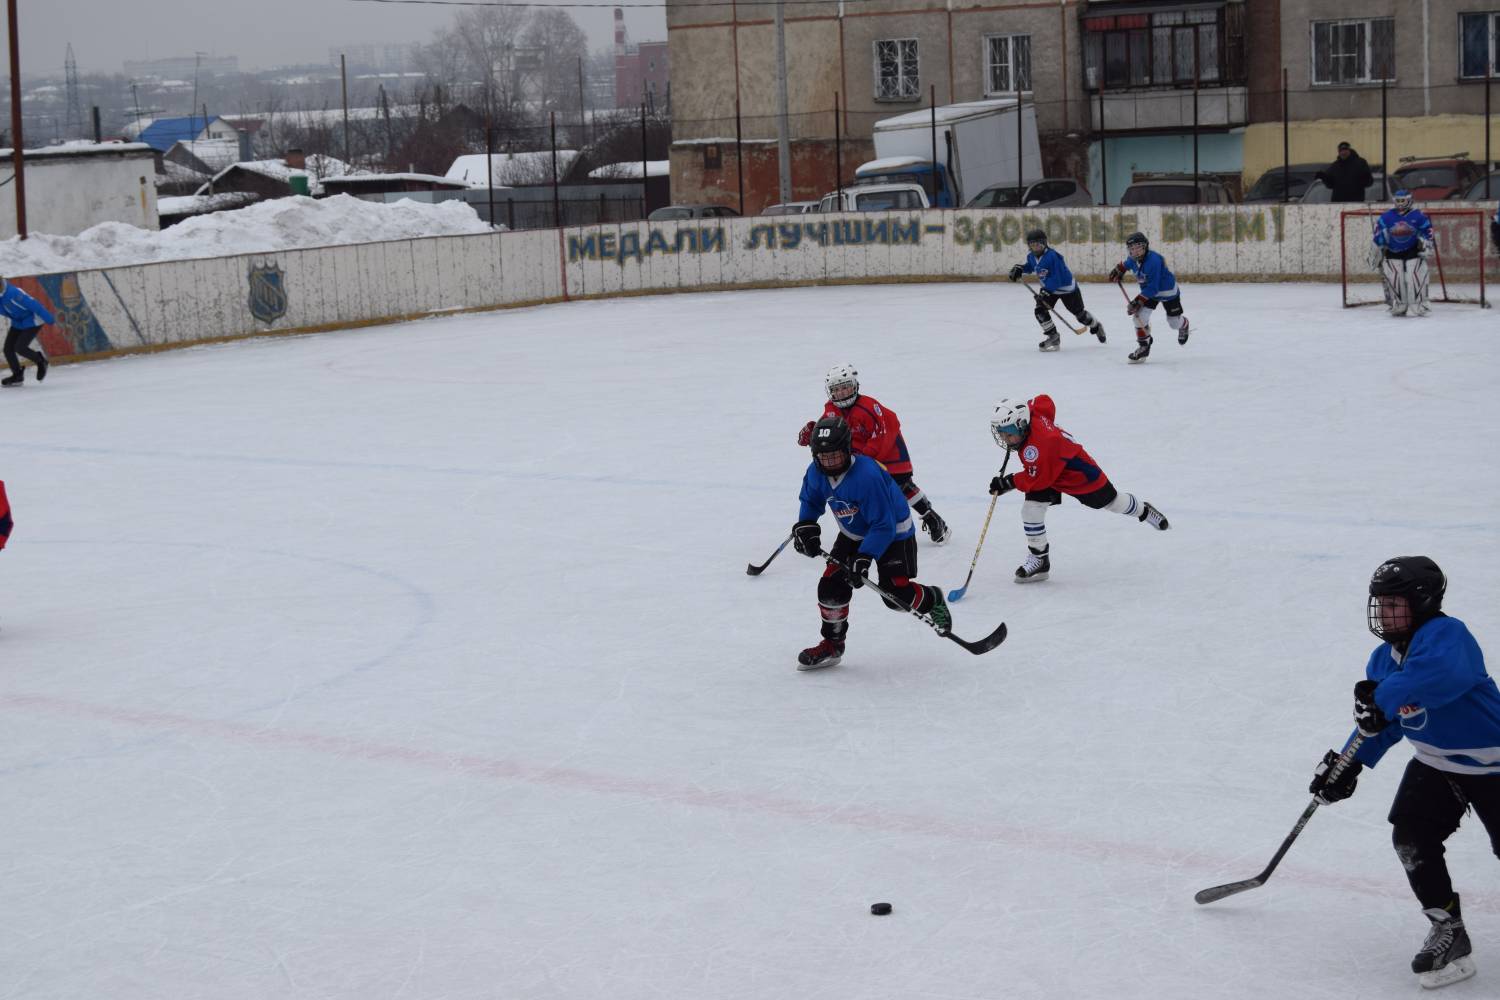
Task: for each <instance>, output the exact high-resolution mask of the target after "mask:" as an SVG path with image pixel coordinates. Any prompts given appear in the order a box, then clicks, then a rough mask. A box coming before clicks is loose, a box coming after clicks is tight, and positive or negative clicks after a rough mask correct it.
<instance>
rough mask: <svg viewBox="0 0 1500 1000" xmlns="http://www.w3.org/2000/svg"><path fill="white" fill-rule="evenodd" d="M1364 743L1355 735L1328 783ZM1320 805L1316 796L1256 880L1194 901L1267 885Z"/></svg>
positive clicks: (1207, 891) (1216, 889)
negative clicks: (1267, 881)
mask: <svg viewBox="0 0 1500 1000" xmlns="http://www.w3.org/2000/svg"><path fill="white" fill-rule="evenodd" d="M1364 741H1365V738H1364V737H1363V736H1361V735H1359V734H1358V733H1356V734H1355V736H1354V739H1352V740H1350V741H1349V745H1348V746H1347V747H1345V748H1344V752H1343V753H1342V754H1340V755H1339V759H1338V760H1336V761H1334V762H1333V768H1332V769H1331V770H1330V771H1329V772H1328V782H1326V783H1332V782H1334V781H1337V780H1338V777H1339V775H1341V774H1343V773H1344V769H1345V768H1347V767H1348V766H1349V764H1350V762H1351V761H1353V760H1354V751H1356V750H1358V749H1359V745H1360V744H1361V743H1363V742H1364ZM1320 805H1322V803H1321V802H1319V801H1318V797H1317V796H1316V795H1314V796H1313V799H1312V801H1311V802H1309V803H1308V804H1307V808H1306V809H1304V810H1302V817H1301V818H1300V819H1298V820H1297V825H1296V826H1294V827H1292V832H1291V833H1289V834H1287V835H1286V839H1285V840H1283V841H1282V842H1281V847H1280V849H1279V850H1277V852H1276V856H1275V857H1273V858H1272V859H1271V863H1270V864H1268V865H1266V869H1265V871H1263V872H1261V873H1260V874H1259V875H1257V876H1255V877H1254V878H1247V879H1245V880H1244V881H1243V882H1230V883H1229V884H1227V885H1216V886H1214V887H1213V888H1211V889H1201V890H1199V891H1198V892H1197V894H1195V895H1194V896H1193V899H1194V900H1195V901H1197V902H1199V903H1215V902H1218V901H1219V900H1221V899H1223V898H1224V897H1225V896H1233V895H1234V894H1235V893H1237V892H1244V891H1245V890H1247V889H1259V888H1260V887H1261V886H1263V885H1265V884H1266V880H1267V879H1269V878H1270V877H1271V873H1272V872H1274V871H1275V870H1276V866H1277V865H1279V864H1281V859H1282V858H1284V857H1286V852H1287V851H1289V850H1291V847H1292V841H1294V840H1296V839H1297V835H1298V834H1300V833H1301V832H1302V828H1303V827H1304V826H1306V825H1307V821H1308V820H1310V819H1312V814H1313V813H1315V812H1317V811H1318V806H1320Z"/></svg>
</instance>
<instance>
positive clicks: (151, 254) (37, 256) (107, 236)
mask: <svg viewBox="0 0 1500 1000" xmlns="http://www.w3.org/2000/svg"><path fill="white" fill-rule="evenodd" d="M487 232H491V229H490V226H489V225H488V224H486V223H485V222H483V221H481V220H480V218H479V216H477V215H475V214H474V210H473V209H472V208H470V207H469V206H468V205H466V204H465V203H463V202H461V201H445V202H440V203H438V204H428V203H424V202H417V201H410V200H405V199H403V200H402V201H397V202H391V203H388V204H387V203H381V202H373V201H361V200H360V199H358V198H354V197H351V196H350V195H346V194H341V195H335V196H334V197H332V198H320V199H313V198H305V197H292V198H277V199H275V200H273V201H263V202H261V203H259V204H257V205H251V206H249V207H248V208H239V209H234V210H232V211H227V212H215V213H213V214H211V215H200V216H195V217H193V218H191V219H187V220H184V221H183V222H179V223H178V224H177V225H175V226H170V227H168V228H166V229H163V230H160V231H158V230H154V229H140V228H138V227H136V226H132V225H128V224H126V223H123V222H103V223H100V224H99V225H97V226H94V227H93V228H91V229H86V230H84V231H83V232H82V233H80V234H79V235H77V236H49V235H47V234H45V233H37V234H33V235H32V236H31V237H30V238H29V239H25V240H22V239H20V238H19V237H14V236H13V237H11V238H10V239H8V240H0V274H3V275H6V276H8V277H17V276H20V275H27V274H51V273H53V272H57V271H81V270H87V269H90V268H99V267H121V266H125V265H130V264H150V263H153V262H156V261H162V260H186V259H188V258H192V257H221V256H224V255H226V254H241V253H269V252H271V251H275V250H296V249H300V248H305V247H325V246H337V245H342V244H346V243H372V242H376V241H380V240H404V239H412V238H416V237H421V236H461V235H464V234H466V233H487Z"/></svg>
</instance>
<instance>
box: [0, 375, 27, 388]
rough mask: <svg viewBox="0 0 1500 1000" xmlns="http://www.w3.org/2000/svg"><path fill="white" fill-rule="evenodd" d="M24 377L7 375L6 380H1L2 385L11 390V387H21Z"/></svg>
mask: <svg viewBox="0 0 1500 1000" xmlns="http://www.w3.org/2000/svg"><path fill="white" fill-rule="evenodd" d="M23 377H24V376H23V375H7V376H6V377H5V378H0V385H3V386H5V387H6V388H7V389H9V388H10V387H11V386H17V385H20V384H21V379H22V378H23Z"/></svg>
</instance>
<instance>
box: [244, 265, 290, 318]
mask: <svg viewBox="0 0 1500 1000" xmlns="http://www.w3.org/2000/svg"><path fill="white" fill-rule="evenodd" d="M282 274H283V272H282V270H281V268H280V267H278V266H277V265H276V264H275V263H271V264H266V265H265V266H263V267H257V266H254V265H252V266H251V268H250V315H252V316H254V317H255V318H256V319H258V320H260V321H261V322H262V323H274V322H276V321H277V320H278V319H280V318H281V317H283V316H285V315H286V287H285V286H284V285H283V284H282Z"/></svg>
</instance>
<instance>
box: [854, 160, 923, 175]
mask: <svg viewBox="0 0 1500 1000" xmlns="http://www.w3.org/2000/svg"><path fill="white" fill-rule="evenodd" d="M910 167H927V168H929V169H930V168H931V167H932V161H931V160H927V159H924V158H922V157H920V156H886V157H882V158H881V159H878V160H871V161H869V162H868V163H861V164H860V165H859V166H858V167H857V168H856V169H855V171H854V173H855V175H856V176H858V175H859V174H884V173H889V172H892V171H896V170H903V169H907V168H910Z"/></svg>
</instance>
